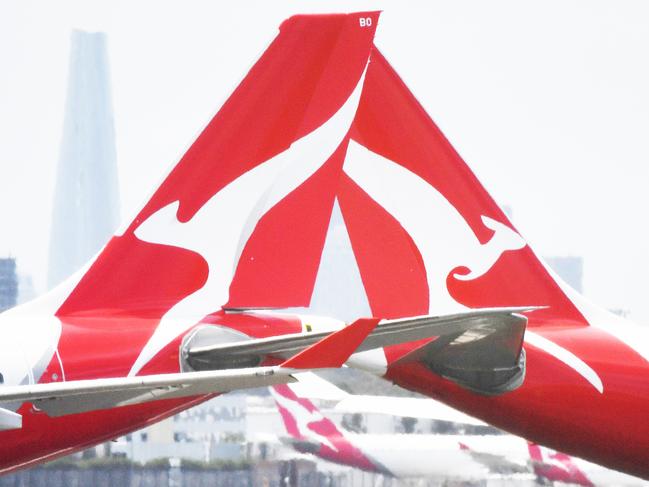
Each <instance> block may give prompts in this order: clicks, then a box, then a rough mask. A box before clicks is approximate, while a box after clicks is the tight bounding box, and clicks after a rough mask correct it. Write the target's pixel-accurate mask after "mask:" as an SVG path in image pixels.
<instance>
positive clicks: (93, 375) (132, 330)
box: [0, 12, 649, 478]
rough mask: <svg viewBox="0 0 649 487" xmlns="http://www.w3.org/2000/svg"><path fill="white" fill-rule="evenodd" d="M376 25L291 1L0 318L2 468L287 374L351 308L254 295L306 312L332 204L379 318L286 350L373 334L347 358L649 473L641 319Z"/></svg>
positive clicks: (305, 363)
mask: <svg viewBox="0 0 649 487" xmlns="http://www.w3.org/2000/svg"><path fill="white" fill-rule="evenodd" d="M378 21H379V14H378V13H377V12H362V13H354V14H341V15H319V16H296V17H292V18H290V19H288V20H286V21H285V22H284V23H283V24H282V25H281V27H280V30H279V34H278V35H277V37H276V38H275V40H274V41H273V42H272V43H271V45H270V46H269V47H268V49H267V50H266V52H265V53H264V54H263V56H262V57H261V58H260V59H259V61H258V62H257V63H256V64H255V65H254V66H253V68H252V69H251V70H250V72H249V73H248V75H247V76H246V77H245V78H244V80H243V81H242V82H241V84H240V85H239V87H238V88H237V89H236V90H235V91H234V93H233V94H232V96H231V97H230V98H229V99H228V101H227V102H226V103H225V104H224V105H223V107H222V108H221V110H220V111H219V112H218V113H217V114H216V116H215V117H214V118H213V119H212V120H211V121H210V123H209V124H208V125H207V127H206V128H205V130H204V131H203V133H201V135H200V136H199V137H198V139H197V140H196V141H195V143H194V144H193V145H192V146H191V147H190V149H189V150H188V151H187V153H186V154H185V155H184V156H183V158H182V159H181V160H180V161H179V162H178V164H177V165H176V166H175V167H174V168H173V170H172V171H171V172H170V174H169V175H168V176H167V178H166V179H165V180H164V182H163V183H162V184H161V186H160V187H159V188H158V189H157V190H156V191H155V193H154V194H153V196H152V197H151V198H150V200H149V201H148V202H147V203H146V205H145V206H144V207H143V208H142V209H141V211H139V213H138V214H137V215H136V217H135V218H134V219H133V221H132V222H129V224H127V225H126V226H124V227H123V229H122V230H121V231H120V232H119V233H118V234H116V235H115V236H114V237H113V238H112V239H111V240H110V241H109V242H108V243H107V245H106V247H105V248H104V249H103V250H102V251H101V252H100V254H99V255H98V256H97V257H96V259H94V260H93V261H92V262H90V263H89V265H88V267H87V268H86V269H85V270H84V271H83V272H81V273H79V275H78V276H76V277H75V278H73V279H71V280H70V281H69V282H67V283H65V284H63V285H62V286H60V287H59V288H58V289H56V290H55V291H54V292H52V293H51V294H48V295H46V296H44V297H42V298H41V299H39V300H38V301H37V302H34V303H31V304H29V305H27V306H23V307H20V308H16V309H14V310H11V311H9V312H7V313H5V314H3V315H0V333H1V335H0V373H1V374H2V378H3V382H4V384H3V385H2V386H0V427H1V428H2V429H4V430H6V431H0V471H9V470H11V469H15V468H18V467H21V466H26V465H29V464H33V463H35V462H38V461H42V460H45V459H47V458H52V457H53V456H56V455H61V454H65V453H68V452H71V451H75V450H78V449H80V448H84V447H87V446H89V445H91V444H95V443H97V442H100V441H104V440H106V439H109V438H113V437H116V436H119V435H122V434H124V433H126V432H128V431H131V430H134V429H136V428H140V427H142V426H144V425H147V424H149V423H151V422H154V421H157V420H159V419H162V418H164V417H167V416H169V415H171V414H174V413H175V412H177V411H179V410H180V409H183V408H187V407H190V406H191V405H193V404H195V403H196V402H197V401H201V400H204V399H205V398H206V397H208V395H209V394H212V393H216V392H220V391H224V390H231V389H234V388H242V387H248V386H251V385H270V384H271V383H273V382H288V381H290V380H292V375H291V371H292V370H294V369H291V368H289V367H287V365H286V364H284V365H280V364H282V362H284V361H285V360H287V359H288V360H290V357H293V356H294V355H295V354H296V353H298V352H300V351H301V350H304V349H306V348H307V347H311V346H317V345H314V343H316V342H318V341H319V340H322V339H324V338H325V337H326V336H328V334H329V333H330V332H331V331H333V330H336V329H339V328H340V327H341V326H342V324H341V323H339V322H337V321H336V320H329V321H326V320H325V323H324V324H323V325H322V326H321V327H319V328H318V329H317V330H315V329H313V328H312V327H310V326H306V324H308V323H309V321H310V319H308V318H302V317H299V316H296V315H291V314H277V313H276V312H270V311H266V312H264V311H263V310H262V309H263V308H286V307H307V308H308V306H309V304H310V301H311V297H312V295H313V289H314V283H315V280H316V276H317V273H318V268H319V264H320V259H321V255H322V249H323V245H324V240H325V236H326V233H327V228H328V224H329V221H330V218H331V213H332V208H333V207H334V203H335V202H337V206H338V207H339V208H340V210H341V213H342V217H343V219H344V223H345V227H346V230H347V233H348V235H349V240H350V242H351V246H352V248H353V252H354V256H355V260H356V263H357V265H358V269H359V272H360V276H361V279H362V284H363V288H364V291H365V293H366V295H367V300H368V302H369V306H370V309H371V314H372V315H373V316H375V317H377V318H376V319H375V320H370V321H369V322H368V321H360V322H357V324H356V326H355V327H354V330H360V331H355V332H354V333H359V336H360V335H362V334H367V338H365V339H364V340H361V341H360V342H359V343H360V345H359V347H358V348H354V349H351V350H350V349H349V347H342V349H343V350H342V351H343V352H344V353H342V354H341V355H340V356H336V360H327V358H326V357H325V358H322V359H321V360H314V359H315V357H317V355H318V353H321V352H322V350H323V349H322V348H318V349H317V353H314V352H311V353H309V354H307V359H300V360H298V362H297V363H298V364H299V365H300V368H305V367H306V368H317V367H323V366H332V365H336V364H339V363H341V360H342V361H344V359H345V358H346V357H345V355H348V354H350V353H352V352H353V351H354V350H357V351H359V352H360V351H364V352H367V351H369V350H373V351H372V352H371V353H357V354H355V355H354V356H353V357H352V359H351V360H350V361H349V362H348V363H349V364H350V365H355V366H360V367H363V368H365V369H368V370H372V371H374V372H375V373H377V374H380V375H383V376H385V377H387V378H388V379H389V380H392V381H395V382H398V383H399V384H401V385H403V386H404V387H408V388H411V389H413V390H417V391H420V392H423V393H425V394H429V395H431V396H433V397H436V398H438V399H440V400H442V401H444V402H446V403H447V404H450V405H452V406H455V407H457V408H460V409H462V410H464V411H466V412H468V413H470V414H472V415H474V416H477V417H480V418H481V419H483V420H485V421H487V422H489V423H492V424H494V425H496V426H498V427H501V428H503V429H506V430H508V431H511V432H513V433H515V434H518V435H522V436H524V437H526V438H529V439H530V440H533V441H535V442H538V443H540V444H544V445H549V446H551V447H553V448H555V449H558V450H562V451H566V452H568V453H570V454H573V455H580V456H583V457H585V458H588V459H590V460H592V461H595V462H599V463H602V464H605V465H608V466H611V467H613V468H616V469H620V470H624V471H626V472H630V473H633V474H635V475H639V476H643V477H645V478H649V461H648V457H647V452H648V451H649V426H648V425H647V422H646V421H645V413H646V409H647V404H649V381H647V376H648V371H649V364H648V362H647V358H648V357H649V339H648V338H649V337H648V336H647V335H648V334H649V332H647V331H646V330H643V329H641V328H636V327H634V326H633V325H630V324H628V323H625V322H623V321H622V320H620V319H619V318H616V317H615V316H613V315H610V314H608V313H606V312H604V311H601V310H599V309H598V308H596V307H594V306H592V305H590V304H588V303H586V302H585V301H584V300H583V299H582V298H581V297H580V296H578V295H577V294H575V293H574V292H573V291H572V290H570V289H569V288H568V287H566V286H564V285H563V284H562V283H561V282H560V281H559V280H558V279H557V278H556V277H555V276H553V275H552V273H551V272H550V271H549V270H548V269H547V268H546V267H545V266H544V264H543V263H542V262H541V261H540V260H539V259H538V258H537V256H536V255H535V254H534V252H533V251H532V250H531V249H530V247H529V246H528V245H527V243H526V242H525V240H524V239H523V237H522V236H521V235H520V234H519V233H518V232H517V231H516V229H515V228H514V227H513V225H512V224H511V222H509V220H508V219H507V217H506V216H505V214H504V213H503V212H502V211H501V210H500V209H499V208H498V206H497V205H496V204H495V203H494V201H493V200H492V198H491V197H490V196H489V195H488V194H487V192H486V191H485V190H484V188H483V187H482V186H481V185H480V183H479V182H478V181H477V179H476V178H475V176H474V175H473V174H472V173H471V171H470V170H469V168H468V167H467V166H466V164H465V163H464V162H463V161H462V160H461V158H460V157H459V156H458V154H457V153H456V152H455V151H454V150H453V148H452V147H451V145H450V144H449V142H448V141H447V140H446V139H445V137H444V136H443V135H442V133H441V132H440V130H439V129H438V128H437V127H436V125H435V124H434V123H433V122H432V120H431V119H430V118H429V117H428V115H427V114H426V112H425V111H424V109H423V108H422V107H421V105H419V104H418V103H417V101H416V99H415V98H414V96H413V95H412V94H411V93H410V91H408V89H407V88H406V86H405V85H404V84H403V82H402V81H401V80H400V79H399V76H398V75H397V73H396V72H395V71H394V70H393V69H392V67H391V66H390V64H389V63H388V61H387V60H386V59H385V58H384V57H383V56H382V55H381V53H380V51H379V50H378V49H377V48H376V46H375V45H374V43H373V39H374V33H375V30H376V28H377V25H378ZM415 47H416V46H415ZM433 68H434V67H431V69H433ZM532 308H540V309H535V311H533V312H532V313H529V315H528V317H527V318H526V317H525V316H524V315H522V314H521V313H525V312H526V311H529V310H530V309H532ZM410 317H414V318H410ZM379 319H382V320H384V321H381V323H380V324H378V325H377V322H378V321H379ZM528 320H529V321H528ZM369 325H372V326H369ZM526 325H527V331H525V327H526ZM311 330H314V331H311ZM523 344H524V346H523ZM337 348H339V347H338V346H336V347H334V349H337ZM324 350H327V351H328V352H330V351H332V348H331V347H330V346H325V348H324Z"/></svg>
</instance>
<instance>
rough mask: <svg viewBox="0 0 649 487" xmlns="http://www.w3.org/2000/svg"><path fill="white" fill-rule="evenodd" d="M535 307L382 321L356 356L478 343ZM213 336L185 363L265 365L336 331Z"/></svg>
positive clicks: (195, 346)
mask: <svg viewBox="0 0 649 487" xmlns="http://www.w3.org/2000/svg"><path fill="white" fill-rule="evenodd" d="M533 309H535V308H532V307H517V308H484V309H474V310H468V311H465V312H462V313H457V314H452V315H444V316H416V317H411V318H399V319H393V320H382V321H381V322H379V324H378V325H377V326H376V327H375V328H374V329H373V330H372V331H371V332H370V333H369V335H368V336H367V337H366V338H365V339H364V340H363V341H362V342H361V344H360V345H359V346H358V348H357V349H356V352H364V351H367V350H372V349H375V348H381V347H386V346H390V345H397V344H400V343H406V342H412V341H416V340H421V339H425V338H432V337H452V338H456V337H458V336H459V335H462V340H463V343H468V342H472V341H477V340H481V339H483V338H485V337H486V336H489V335H491V334H494V333H496V332H497V331H499V330H500V331H503V329H504V328H506V329H507V330H509V325H510V321H511V320H510V319H509V318H510V317H512V316H516V318H515V319H516V321H522V322H523V324H524V323H525V322H526V318H525V317H524V316H522V315H520V314H519V313H523V312H525V311H531V310H533ZM212 332H213V330H212V329H211V328H210V327H206V328H204V329H202V330H198V331H197V332H196V333H195V334H194V336H193V337H192V339H190V340H188V341H187V343H186V344H185V345H184V346H183V350H182V355H183V359H184V361H185V362H186V363H187V364H188V365H189V366H190V367H191V368H192V369H193V370H214V369H218V368H230V367H233V365H232V364H237V363H246V364H259V363H261V362H262V361H263V360H264V358H265V357H267V356H274V357H279V358H284V359H288V358H289V357H292V356H293V355H295V354H296V353H299V352H300V351H302V350H304V349H305V348H307V347H309V346H311V345H313V344H314V343H316V342H318V341H320V340H322V339H323V338H325V337H326V336H327V335H328V334H329V333H330V332H331V330H329V331H322V332H305V333H292V334H287V335H279V336H273V337H268V338H257V339H247V340H240V341H234V342H233V341H230V342H226V343H224V342H217V341H216V340H215V341H214V343H209V342H210V337H209V334H210V333H212Z"/></svg>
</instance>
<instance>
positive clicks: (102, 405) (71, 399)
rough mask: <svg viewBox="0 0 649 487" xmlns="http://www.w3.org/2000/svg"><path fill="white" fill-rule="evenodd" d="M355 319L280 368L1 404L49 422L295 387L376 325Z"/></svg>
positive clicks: (90, 385) (8, 425)
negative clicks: (32, 409) (301, 376)
mask: <svg viewBox="0 0 649 487" xmlns="http://www.w3.org/2000/svg"><path fill="white" fill-rule="evenodd" d="M378 321H379V320H378V319H371V318H369V319H359V320H357V321H356V322H354V323H353V324H351V325H350V326H347V327H345V328H344V329H342V330H339V331H335V332H333V333H328V334H326V335H325V337H324V338H323V339H322V340H320V341H318V342H317V343H315V344H313V345H311V346H310V347H308V348H307V349H305V350H303V351H302V352H301V353H299V354H298V355H296V356H294V357H293V358H291V359H289V360H287V361H286V362H285V363H284V364H282V365H281V366H279V367H251V368H238V369H226V370H210V371H199V372H182V373H177V374H159V375H148V376H136V377H119V378H108V379H90V380H76V381H68V382H53V383H48V384H34V385H21V386H3V387H2V388H1V389H0V404H5V403H23V402H31V403H32V404H34V406H36V407H37V408H38V409H41V410H43V411H45V412H46V413H47V414H48V415H50V416H62V415H66V414H75V413H82V412H87V411H94V410H98V409H108V408H114V407H119V406H128V405H133V404H139V403H143V402H149V401H155V400H160V399H172V398H178V397H190V396H199V395H203V394H214V393H220V392H229V391H233V390H237V389H248V388H254V387H264V386H272V385H276V384H285V383H287V382H294V381H295V380H296V379H295V378H294V377H293V374H294V373H296V372H297V371H298V370H304V369H319V368H334V367H340V366H342V364H343V363H344V362H345V361H346V360H347V359H348V358H349V356H350V355H351V354H352V353H354V351H355V350H356V348H357V347H358V344H359V343H361V342H362V341H363V340H364V339H365V337H366V336H367V335H368V333H370V332H371V331H372V330H373V329H374V327H375V326H376V325H377V323H378ZM20 420H21V417H20V415H18V414H15V413H13V412H11V411H9V410H5V409H1V408H0V430H1V429H13V428H20V426H21V425H20V422H19V421H20Z"/></svg>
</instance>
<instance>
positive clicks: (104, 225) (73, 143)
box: [48, 31, 119, 288]
mask: <svg viewBox="0 0 649 487" xmlns="http://www.w3.org/2000/svg"><path fill="white" fill-rule="evenodd" d="M115 159H116V157H115V133H114V128H113V109H112V103H111V95H110V83H109V70H108V54H107V50H106V35H105V34H103V33H89V32H81V31H74V32H72V38H71V49H70V67H69V74H68V92H67V100H66V106H65V120H64V125H63V136H62V140H61V152H60V157H59V165H58V173H57V180H56V189H55V194H54V205H53V212H52V233H51V241H50V260H49V275H48V287H50V288H51V287H53V286H55V285H56V284H58V283H59V282H61V281H63V280H64V279H65V278H66V277H68V276H69V275H70V274H72V273H73V272H75V271H76V270H77V269H79V268H81V267H82V266H83V265H84V264H85V263H86V261H88V259H90V258H91V257H92V256H93V255H94V254H95V253H96V252H97V251H99V249H100V248H101V247H102V246H103V245H104V244H105V243H106V242H107V241H108V239H109V238H110V236H111V235H112V234H113V233H114V231H115V230H116V228H117V225H118V219H119V194H118V180H117V165H116V160H115Z"/></svg>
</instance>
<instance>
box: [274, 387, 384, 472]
mask: <svg viewBox="0 0 649 487" xmlns="http://www.w3.org/2000/svg"><path fill="white" fill-rule="evenodd" d="M270 391H271V394H272V395H273V398H274V399H275V403H276V404H277V408H278V410H279V413H280V415H281V416H282V420H283V422H284V426H285V428H286V431H287V433H288V434H289V436H290V438H288V439H286V440H285V442H286V443H287V444H289V445H290V446H292V447H293V448H295V449H296V450H298V451H299V452H301V453H310V454H313V455H316V456H318V457H320V458H323V459H325V460H328V461H331V462H335V463H339V464H343V465H350V466H352V467H355V468H359V469H361V470H366V471H369V472H378V473H383V474H387V475H391V474H390V472H389V471H388V470H387V469H386V468H385V467H384V466H383V465H381V464H380V463H379V462H377V461H376V460H374V459H372V458H370V457H368V456H367V455H366V454H365V453H363V451H361V450H360V449H359V448H358V447H356V446H355V445H354V444H353V443H352V442H351V440H350V439H349V438H348V437H347V436H346V435H345V434H343V432H342V431H341V430H340V429H339V428H338V427H337V426H336V424H335V423H334V422H333V421H332V420H331V419H330V418H328V417H326V416H325V415H323V414H322V412H321V411H320V410H319V409H318V408H317V407H316V406H315V405H314V404H313V402H311V401H310V400H309V399H307V398H306V397H304V396H303V395H301V394H300V395H298V394H296V392H295V391H294V390H293V385H288V384H281V385H276V386H272V387H270Z"/></svg>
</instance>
